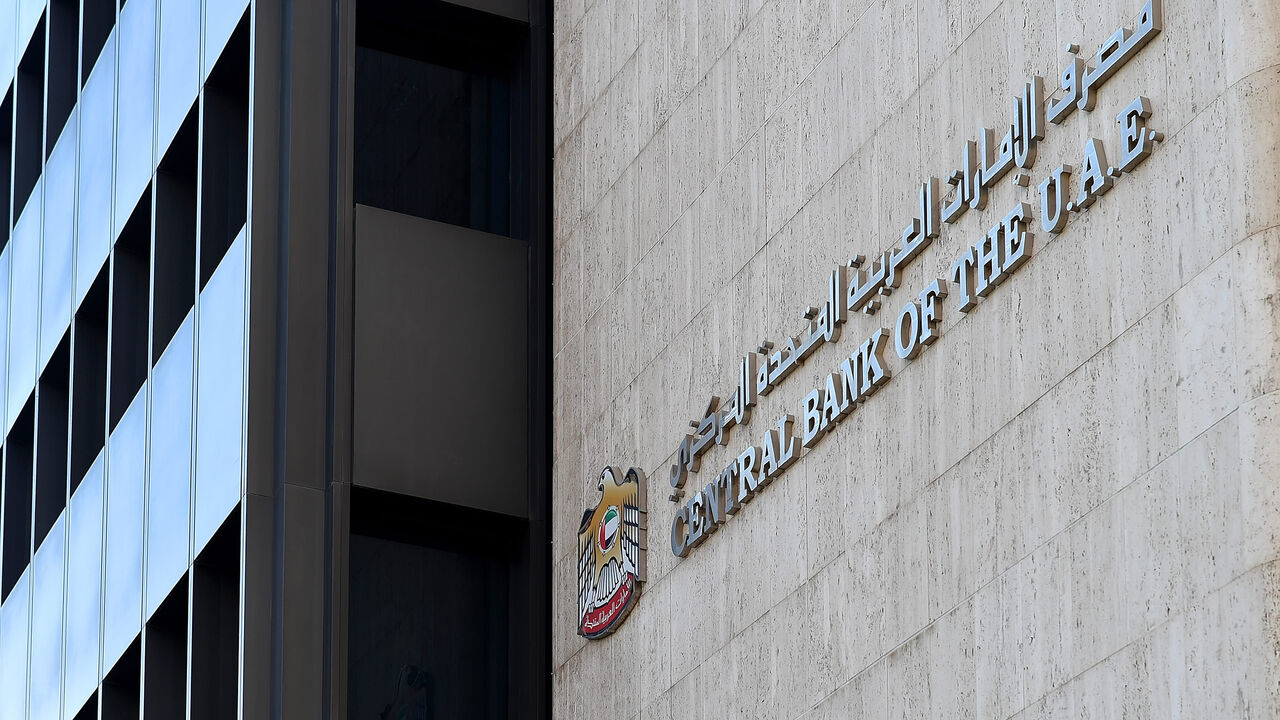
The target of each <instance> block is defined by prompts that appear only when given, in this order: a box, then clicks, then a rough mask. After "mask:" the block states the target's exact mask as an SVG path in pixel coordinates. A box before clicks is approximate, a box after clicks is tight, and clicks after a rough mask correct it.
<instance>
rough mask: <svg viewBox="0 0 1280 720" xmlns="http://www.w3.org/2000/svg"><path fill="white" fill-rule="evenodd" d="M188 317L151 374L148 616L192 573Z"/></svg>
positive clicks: (191, 317) (190, 318)
mask: <svg viewBox="0 0 1280 720" xmlns="http://www.w3.org/2000/svg"><path fill="white" fill-rule="evenodd" d="M193 323H194V313H188V314H187V318H186V320H184V321H183V323H182V325H181V326H179V328H178V332H177V333H176V334H175V335H174V336H173V341H172V342H170V343H169V347H168V348H167V349H166V350H165V351H164V354H163V355H161V356H160V361H159V362H157V363H156V367H155V370H154V371H152V376H151V473H150V479H149V480H148V489H147V612H146V614H147V617H150V616H151V614H152V613H153V612H155V610H156V608H157V607H159V606H160V603H162V602H164V599H165V597H166V596H167V595H168V594H169V590H170V589H172V588H173V586H174V584H176V583H177V582H178V580H179V579H181V578H182V574H183V573H184V572H186V569H187V549H188V547H187V546H188V544H189V543H188V541H189V539H190V523H189V520H190V517H191V507H190V502H189V501H190V498H191V350H192V336H193V334H194V333H193V329H192V325H193Z"/></svg>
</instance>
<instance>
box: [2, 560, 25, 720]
mask: <svg viewBox="0 0 1280 720" xmlns="http://www.w3.org/2000/svg"><path fill="white" fill-rule="evenodd" d="M30 582H31V568H29V567H28V568H27V569H26V570H23V571H22V577H20V578H18V582H17V584H16V585H14V586H13V592H11V593H9V597H8V599H7V600H5V603H4V605H3V606H0V638H4V642H0V668H4V672H0V718H24V717H26V716H27V715H26V713H27V631H28V625H27V620H28V613H27V611H28V609H29V608H30V607H31V605H30V602H31V598H30V595H29V594H28V590H29V587H28V585H29V584H30Z"/></svg>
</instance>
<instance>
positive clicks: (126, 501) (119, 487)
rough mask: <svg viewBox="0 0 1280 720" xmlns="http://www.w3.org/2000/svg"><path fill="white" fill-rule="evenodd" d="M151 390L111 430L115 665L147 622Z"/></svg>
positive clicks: (107, 626) (108, 661)
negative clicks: (145, 503) (145, 524)
mask: <svg viewBox="0 0 1280 720" xmlns="http://www.w3.org/2000/svg"><path fill="white" fill-rule="evenodd" d="M146 392H147V386H146V385H143V386H142V389H141V390H139V391H138V395H137V396H136V397H134V399H133V402H132V403H130V404H129V409H128V410H125V412H124V416H123V417H121V418H120V424H119V425H117V426H116V429H115V432H113V433H111V441H110V443H111V444H110V446H109V448H108V450H107V552H106V556H107V565H106V576H105V581H104V582H105V585H106V589H107V593H106V600H105V602H106V605H105V607H104V608H103V627H102V629H103V633H102V643H103V647H102V650H103V666H104V667H111V666H112V665H114V664H115V661H116V660H117V659H119V657H120V655H121V654H123V653H124V651H125V650H126V649H127V648H128V647H129V643H130V642H132V641H133V638H134V636H136V635H137V634H138V630H139V629H140V628H141V623H142V492H143V473H144V470H145V461H146V430H147V417H146V410H147V406H146V402H145V400H146Z"/></svg>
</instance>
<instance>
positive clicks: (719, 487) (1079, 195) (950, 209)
mask: <svg viewBox="0 0 1280 720" xmlns="http://www.w3.org/2000/svg"><path fill="white" fill-rule="evenodd" d="M1162 27H1163V12H1162V7H1161V1H1160V0H1148V2H1147V3H1146V4H1145V5H1144V6H1143V8H1142V11H1141V12H1140V13H1139V15H1138V21H1137V24H1136V27H1135V28H1134V29H1130V28H1126V27H1121V28H1119V29H1117V30H1116V31H1115V33H1113V34H1112V35H1111V37H1110V38H1108V39H1107V40H1106V42H1104V43H1102V46H1101V47H1100V48H1098V51H1097V53H1096V54H1095V55H1094V56H1093V58H1091V59H1090V60H1088V61H1086V60H1085V59H1084V58H1081V57H1080V55H1079V47H1078V46H1075V45H1069V46H1068V47H1067V52H1068V54H1069V55H1070V56H1071V58H1070V60H1069V61H1068V62H1067V65H1066V67H1065V68H1064V69H1063V71H1062V76H1061V82H1060V85H1059V89H1057V90H1055V91H1054V97H1051V98H1049V99H1048V100H1046V98H1045V91H1044V79H1043V78H1041V77H1033V78H1032V79H1031V81H1030V82H1027V83H1026V84H1025V85H1024V86H1023V88H1022V91H1021V92H1020V93H1019V94H1018V95H1017V96H1016V97H1014V98H1013V103H1012V113H1011V115H1012V117H1010V118H1009V122H1008V124H1007V125H1005V128H1006V131H1005V133H1004V135H1003V137H1002V138H1001V139H1000V140H999V142H997V141H996V133H995V131H993V130H991V129H989V128H985V127H983V128H980V129H979V131H978V136H977V140H968V141H966V142H965V143H964V148H963V150H962V152H961V155H960V161H959V163H958V167H956V169H954V170H952V171H951V172H950V173H949V174H948V175H947V176H946V184H947V185H949V186H950V188H951V190H949V191H948V194H947V196H946V197H944V196H943V195H942V193H941V191H940V189H941V187H942V182H941V181H940V180H939V179H938V178H936V177H933V178H928V179H927V180H925V181H924V182H923V183H922V184H921V186H920V193H919V205H918V208H917V212H916V217H913V218H912V219H911V221H910V223H908V224H907V226H906V227H905V228H904V229H903V230H902V238H901V243H900V244H898V245H896V246H895V247H893V248H892V249H890V250H888V251H886V252H884V253H883V254H882V255H881V256H880V257H878V258H875V259H873V260H871V261H870V262H868V261H867V260H866V258H864V257H862V256H858V257H855V258H853V259H852V260H851V261H850V262H849V263H848V265H842V266H839V267H836V268H835V269H834V270H833V271H832V272H831V274H830V276H829V278H828V280H827V287H826V297H825V298H824V302H823V304H822V306H821V307H810V308H808V309H807V310H806V312H805V313H804V326H803V327H802V329H801V332H800V334H799V335H796V336H794V337H789V338H786V340H785V341H784V342H782V343H779V344H777V345H775V344H774V343H772V342H768V341H765V342H762V343H761V344H760V345H759V347H758V348H757V349H756V350H755V351H754V352H749V353H747V354H746V355H745V356H744V357H743V358H742V360H741V362H740V364H739V369H738V376H737V382H736V386H735V387H734V389H733V391H732V393H731V394H730V395H729V401H728V402H727V403H726V404H725V405H724V407H721V403H720V398H719V397H718V396H713V397H712V398H711V400H710V402H708V404H707V410H706V412H705V413H704V417H703V418H702V419H701V420H698V421H694V422H692V423H690V425H691V426H693V431H692V432H689V433H687V434H686V435H685V436H684V438H683V439H682V440H681V441H680V443H679V445H678V447H677V449H676V453H675V454H676V463H675V464H674V465H672V466H671V469H670V473H669V479H670V484H671V488H672V494H671V497H670V500H672V501H673V502H677V503H680V505H679V506H678V509H677V510H676V514H675V517H674V518H673V520H672V523H671V551H672V552H673V553H675V554H676V555H677V556H679V557H684V556H686V555H688V554H689V551H690V550H692V549H693V548H695V547H697V546H698V545H700V544H702V543H703V542H705V541H706V539H707V538H708V537H709V536H710V535H711V534H712V533H714V532H715V531H716V530H717V529H719V528H720V526H722V525H723V524H724V523H725V522H726V521H727V520H728V519H729V518H731V517H733V516H734V515H735V514H736V513H737V512H738V511H739V510H741V509H742V507H743V506H744V505H746V504H747V503H749V502H750V501H751V500H752V499H753V498H755V497H756V496H757V494H759V493H760V492H761V491H762V490H764V488H765V487H767V486H768V485H769V483H771V482H773V481H774V480H775V479H777V478H778V477H779V476H780V475H782V474H783V472H785V471H786V469H787V468H788V467H789V466H790V465H791V464H792V463H794V462H795V461H796V460H797V459H799V458H800V457H801V454H802V453H803V452H804V451H805V450H807V449H808V448H812V447H814V446H816V445H817V444H818V443H820V442H821V441H822V439H823V438H824V437H825V436H826V435H827V433H829V432H831V431H832V430H834V429H835V428H836V427H837V426H838V425H839V424H840V422H841V421H842V420H843V419H844V418H845V417H847V416H848V415H849V414H850V413H852V412H854V411H855V409H856V408H857V406H858V405H860V404H862V403H864V402H866V401H867V400H868V399H869V398H870V397H871V396H872V395H874V394H875V393H876V392H877V391H878V390H880V389H881V388H883V387H884V386H885V385H886V384H887V383H888V382H889V381H890V378H891V373H890V372H889V370H888V368H886V366H885V362H884V358H885V357H886V353H888V352H890V351H892V352H894V353H895V354H896V355H897V356H898V357H899V358H900V359H902V360H912V359H914V358H916V357H917V356H919V355H920V353H922V352H923V351H924V350H925V349H926V348H928V347H929V346H930V345H932V344H933V343H934V342H936V341H937V340H938V337H939V332H940V330H939V326H940V319H941V313H942V311H943V307H944V304H943V300H945V299H947V298H948V297H952V298H954V300H955V307H956V309H957V310H958V311H959V312H962V313H969V312H972V311H973V310H974V309H976V308H977V307H978V306H979V302H980V300H981V299H982V298H985V297H987V296H988V295H990V294H991V293H992V292H993V291H994V290H995V289H996V287H997V286H999V285H1000V284H1001V283H1003V282H1004V281H1006V280H1007V279H1008V278H1009V277H1010V276H1012V274H1013V273H1014V272H1016V271H1017V270H1018V268H1020V267H1022V266H1023V265H1024V264H1025V263H1026V262H1027V261H1028V260H1029V259H1030V258H1031V255H1032V251H1033V240H1034V236H1033V234H1032V232H1031V228H1032V226H1033V225H1034V224H1035V219H1034V217H1033V213H1032V206H1031V203H1028V202H1021V201H1020V202H1017V203H1015V204H1014V205H1013V207H1011V208H1009V209H1008V211H1007V212H1005V213H1003V214H1002V215H999V216H998V217H1000V219H999V221H998V222H996V223H995V225H993V226H992V227H990V228H989V229H988V230H987V231H986V232H985V233H983V234H982V235H981V236H979V237H978V239H977V240H975V241H974V242H973V243H972V244H970V245H969V246H968V247H966V249H965V250H964V252H963V253H961V255H960V257H958V258H956V259H955V261H954V262H953V263H951V265H950V268H949V278H950V282H951V283H953V284H954V287H953V288H949V287H948V282H947V281H945V280H942V279H936V280H933V281H931V282H929V283H928V284H927V285H926V286H925V287H924V288H922V289H920V290H919V291H917V292H916V293H915V295H914V296H913V297H912V298H911V299H910V300H908V301H907V303H906V304H905V305H903V306H902V307H901V309H900V310H899V311H898V312H897V314H896V315H894V316H892V318H891V320H890V321H889V322H888V323H887V324H888V327H882V328H879V329H877V330H876V331H875V332H873V333H871V334H870V335H869V336H868V337H865V338H862V339H861V340H860V342H859V343H858V345H857V346H856V349H854V351H853V352H852V353H851V354H850V355H848V356H847V357H845V358H844V359H842V360H841V361H840V362H839V363H838V365H837V367H835V368H834V369H833V370H832V372H831V373H830V374H829V375H827V377H826V380H825V381H824V382H822V383H820V384H819V385H818V387H816V388H814V389H813V390H811V391H810V392H809V393H808V394H807V395H806V396H805V398H804V407H803V408H801V410H800V414H799V416H798V418H797V416H796V415H792V414H784V415H783V416H782V417H780V418H778V419H777V421H776V422H775V423H773V425H772V426H771V427H769V428H768V429H767V430H766V431H765V432H764V434H763V436H761V439H760V441H759V443H758V444H756V445H751V446H749V447H747V448H746V449H745V450H743V451H742V452H741V453H740V454H739V455H737V457H736V458H734V459H733V461H732V462H730V463H729V465H728V466H727V467H724V468H722V469H720V470H719V471H718V473H717V474H716V476H715V477H714V478H713V479H711V481H710V482H708V483H706V484H705V485H704V486H703V487H702V488H700V489H695V490H692V491H690V494H689V497H688V498H687V499H686V485H688V483H689V479H690V476H691V475H693V474H696V473H698V472H699V470H700V464H701V458H702V456H703V455H704V454H705V453H706V452H707V451H708V450H710V449H711V448H712V447H714V446H716V445H726V444H728V442H729V438H730V434H731V432H730V431H731V430H732V429H733V428H734V427H739V426H746V425H747V424H748V423H750V420H751V410H752V408H753V407H755V405H756V403H757V401H758V399H759V398H760V397H761V396H764V395H768V394H769V392H770V391H771V390H773V388H775V387H777V386H778V385H779V384H780V383H782V381H784V380H785V379H786V378H787V377H788V376H789V375H790V374H791V373H792V372H793V371H794V370H795V369H796V367H798V366H799V365H801V364H803V363H804V362H805V360H806V359H807V358H808V357H809V356H810V355H811V354H812V353H813V351H814V350H815V349H816V348H818V347H820V346H822V345H825V344H828V343H835V342H837V341H838V340H839V339H840V331H841V327H842V326H843V325H844V323H845V322H846V320H847V319H848V317H849V316H850V314H851V313H858V312H861V313H864V314H866V315H875V314H876V313H877V312H878V311H880V310H881V306H882V304H883V302H884V301H885V299H886V298H888V297H890V296H891V295H893V293H894V291H895V290H897V289H898V288H899V286H900V285H901V279H902V276H903V269H904V268H905V267H906V266H908V265H909V264H910V263H911V262H912V261H913V260H914V259H915V258H916V257H917V256H919V255H920V253H921V252H922V251H923V250H924V249H925V248H927V247H928V246H929V245H930V244H931V243H932V242H933V240H934V238H936V237H938V235H939V233H940V231H941V226H942V224H943V223H955V222H957V221H958V220H960V218H962V217H963V216H964V214H965V213H966V212H968V211H969V210H983V209H985V208H986V206H987V200H988V191H989V190H990V188H992V187H993V186H994V185H995V184H996V183H997V182H999V181H1000V180H1001V179H1003V178H1005V177H1006V176H1008V174H1009V173H1010V172H1013V171H1015V170H1016V172H1014V177H1013V181H1014V184H1015V185H1017V186H1020V187H1030V183H1031V176H1030V174H1029V172H1030V171H1031V169H1032V168H1033V167H1034V165H1035V161H1036V154H1037V150H1038V148H1039V143H1040V141H1042V140H1044V137H1045V130H1046V126H1047V123H1048V124H1054V125H1060V124H1062V123H1063V122H1065V121H1066V120H1067V118H1069V117H1070V116H1071V115H1072V114H1073V113H1074V112H1075V111H1076V110H1081V111H1084V112H1091V111H1093V109H1094V108H1095V106H1096V103H1097V99H1098V92H1099V91H1100V90H1101V88H1102V87H1103V85H1104V84H1105V83H1106V81H1107V79H1108V78H1110V77H1111V76H1112V75H1113V74H1115V72H1116V71H1117V70H1118V69H1119V68H1120V67H1121V66H1122V65H1124V64H1125V63H1127V62H1128V61H1129V60H1130V59H1132V58H1133V57H1134V56H1135V55H1136V54H1137V53H1138V51H1139V50H1141V49H1142V48H1143V47H1145V46H1146V45H1147V43H1149V42H1150V41H1151V39H1152V38H1154V37H1155V36H1156V35H1157V34H1159V33H1160V31H1161V29H1162ZM1149 117H1151V102H1150V101H1149V100H1148V99H1147V98H1145V97H1142V96H1138V97H1136V98H1134V99H1133V100H1132V101H1130V102H1129V103H1128V104H1126V105H1125V106H1124V109H1123V110H1122V111H1121V112H1120V113H1119V114H1118V115H1117V116H1116V122H1117V124H1118V125H1119V126H1120V131H1119V161H1118V162H1116V163H1114V164H1113V163H1110V162H1108V159H1107V153H1106V150H1105V148H1104V146H1103V142H1102V141H1101V140H1099V139H1098V138H1090V139H1089V140H1087V141H1086V142H1085V143H1084V147H1083V148H1082V150H1081V153H1080V165H1079V171H1078V172H1077V170H1076V169H1075V168H1074V167H1072V166H1071V165H1059V166H1058V167H1057V168H1055V169H1053V170H1051V171H1050V172H1049V173H1048V175H1047V176H1046V177H1045V178H1044V179H1043V180H1042V181H1041V182H1040V183H1039V184H1038V185H1037V186H1036V188H1035V190H1036V191H1038V195H1039V200H1040V203H1039V204H1040V227H1041V229H1042V230H1044V231H1045V232H1047V233H1060V232H1062V231H1063V229H1064V228H1065V227H1066V225H1067V223H1068V222H1069V219H1070V217H1071V216H1072V214H1073V213H1079V212H1083V211H1084V210H1086V209H1087V208H1088V207H1090V206H1091V205H1093V204H1094V203H1095V202H1097V200H1098V199H1099V198H1100V197H1101V196H1102V195H1105V194H1106V193H1107V192H1108V191H1110V190H1111V188H1112V187H1113V186H1114V184H1115V182H1116V180H1117V179H1119V178H1122V177H1124V176H1125V175H1126V174H1128V173H1131V172H1133V171H1134V170H1135V169H1136V168H1137V167H1138V166H1139V165H1140V164H1142V162H1143V161H1145V160H1146V159H1147V157H1148V156H1149V155H1150V154H1151V152H1152V150H1153V149H1154V147H1155V145H1156V143H1158V142H1160V141H1162V140H1163V139H1164V137H1163V135H1162V134H1161V133H1159V132H1156V131H1155V130H1152V129H1150V128H1149V127H1148V126H1147V119H1148V118H1149ZM1073 190H1074V192H1073ZM584 527H585V526H584Z"/></svg>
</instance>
